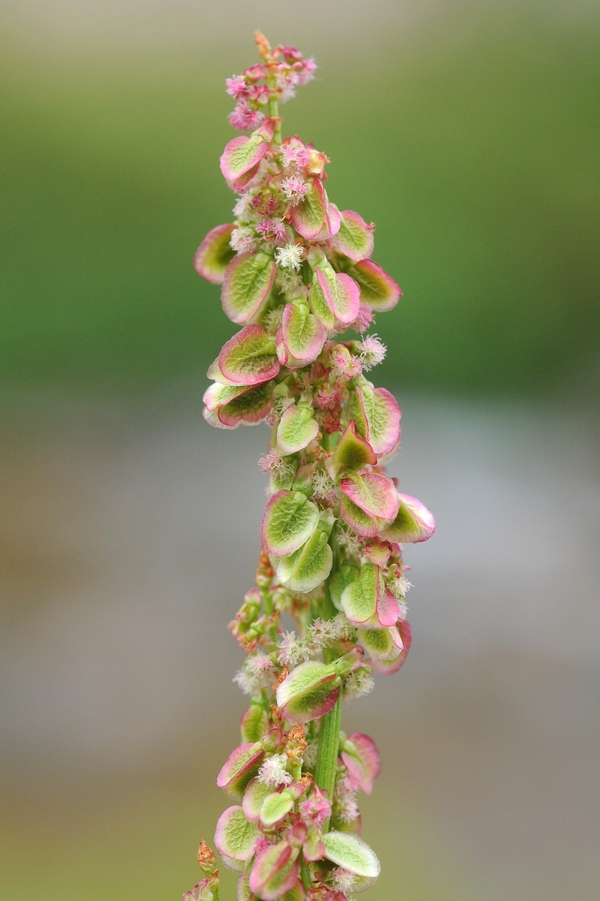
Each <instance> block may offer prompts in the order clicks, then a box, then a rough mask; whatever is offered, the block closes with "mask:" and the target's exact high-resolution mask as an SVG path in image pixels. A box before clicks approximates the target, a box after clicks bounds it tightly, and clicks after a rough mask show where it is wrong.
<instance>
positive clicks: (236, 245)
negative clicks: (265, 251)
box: [229, 226, 256, 253]
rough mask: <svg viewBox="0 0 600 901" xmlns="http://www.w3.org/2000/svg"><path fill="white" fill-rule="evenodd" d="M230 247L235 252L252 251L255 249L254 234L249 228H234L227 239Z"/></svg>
mask: <svg viewBox="0 0 600 901" xmlns="http://www.w3.org/2000/svg"><path fill="white" fill-rule="evenodd" d="M229 243H230V245H231V249H232V250H235V252H236V253H253V252H254V251H255V250H256V235H255V234H254V231H253V230H252V229H251V228H248V227H246V226H244V227H243V228H235V229H234V230H233V231H232V232H231V238H230V239H229Z"/></svg>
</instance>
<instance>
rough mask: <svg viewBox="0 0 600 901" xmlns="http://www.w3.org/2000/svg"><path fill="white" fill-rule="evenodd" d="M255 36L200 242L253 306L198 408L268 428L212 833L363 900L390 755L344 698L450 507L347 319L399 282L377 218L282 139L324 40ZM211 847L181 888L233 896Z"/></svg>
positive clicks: (395, 296)
mask: <svg viewBox="0 0 600 901" xmlns="http://www.w3.org/2000/svg"><path fill="white" fill-rule="evenodd" d="M255 38H256V43H257V47H258V53H259V56H260V59H261V63H260V64H258V65H254V66H250V67H249V68H248V69H245V70H244V72H243V73H242V75H234V76H233V77H232V78H228V79H227V92H228V93H229V94H230V95H231V96H232V97H234V98H235V100H236V107H235V109H234V110H233V112H232V114H231V116H230V122H231V124H232V125H234V126H235V127H236V128H239V129H240V130H241V131H246V132H251V134H250V135H248V136H244V135H243V136H238V137H236V138H233V140H231V141H230V142H229V143H228V144H227V146H226V147H225V150H224V152H223V154H222V156H221V160H220V165H221V172H222V173H223V175H224V177H225V179H226V181H227V183H228V184H229V185H230V187H231V188H232V189H233V190H234V192H235V193H236V194H238V195H239V197H238V199H237V201H236V204H235V207H234V214H235V221H233V222H231V223H226V224H224V225H219V226H216V228H213V229H212V230H211V231H210V232H209V234H208V235H207V236H206V238H205V239H204V241H203V242H202V244H201V245H200V247H199V248H198V251H197V252H196V255H195V257H194V265H195V267H196V271H197V272H198V273H199V275H201V276H203V277H204V278H206V279H207V280H208V281H210V282H212V283H213V284H220V285H222V290H221V301H222V304H223V309H224V311H225V313H226V314H227V315H228V316H229V318H230V319H231V320H232V321H233V322H235V323H236V324H237V325H239V326H241V330H240V331H239V332H238V333H237V334H236V335H234V336H233V337H232V338H230V339H229V340H228V341H227V342H226V343H225V345H224V346H223V348H222V349H221V352H220V354H219V356H218V357H217V359H216V360H215V361H214V362H213V363H212V364H211V367H210V369H209V376H210V378H211V379H213V380H214V383H213V384H212V385H211V386H210V387H209V388H208V390H207V391H206V393H205V395H204V401H205V404H206V406H205V409H204V413H203V415H204V417H205V419H206V420H207V421H208V422H209V423H210V424H211V425H213V426H215V427H217V428H226V429H232V428H236V427H237V426H240V425H255V424H257V423H259V422H267V423H268V424H269V425H270V426H271V429H272V432H271V439H270V443H269V451H268V453H267V454H266V455H265V456H264V457H262V458H261V461H260V466H261V469H263V471H264V472H268V473H269V490H268V496H269V500H268V502H267V505H266V508H265V512H264V515H263V520H262V524H261V547H262V551H261V554H260V557H259V562H258V567H257V571H256V582H255V585H254V587H253V588H251V589H250V591H249V592H247V594H246V595H245V596H244V602H243V604H242V606H241V607H240V609H239V611H238V613H237V614H236V616H235V619H234V620H233V621H232V622H231V623H230V626H229V627H230V629H231V631H232V633H233V635H234V636H235V637H236V639H237V640H238V642H239V643H240V645H241V647H242V648H243V650H244V651H245V652H246V655H247V656H246V659H245V661H244V664H243V666H242V669H241V670H240V671H239V673H238V674H237V675H236V678H235V681H236V682H238V684H239V685H240V687H241V688H243V690H244V691H245V692H246V693H247V694H249V695H250V696H251V700H250V706H249V708H248V710H247V711H246V713H245V714H244V716H243V717H242V722H241V737H242V744H241V745H239V747H237V748H236V749H235V750H234V751H233V752H232V753H231V755H230V756H229V758H228V760H227V761H226V762H225V764H224V765H223V767H222V768H221V770H220V772H219V775H218V777H217V785H219V787H220V788H223V789H224V790H225V792H226V793H227V795H228V796H229V797H230V798H231V799H232V800H234V801H235V802H237V803H235V804H234V805H233V806H229V807H228V808H227V809H226V810H225V811H224V812H223V813H222V815H221V816H220V817H219V820H218V822H217V828H216V832H215V845H216V847H217V850H218V852H219V854H220V855H221V857H222V859H223V862H224V864H225V866H227V867H231V869H234V870H236V871H237V872H239V873H241V875H240V877H239V881H238V890H237V897H238V898H254V899H256V901H261V899H262V901H264V899H268V901H284V899H286V898H293V899H294V901H334V899H335V901H348V898H349V897H350V896H351V895H353V894H354V892H355V891H362V889H364V888H366V887H367V886H368V885H369V884H370V883H371V882H373V881H374V880H375V879H376V878H377V876H378V874H379V870H380V864H379V861H378V859H377V856H376V854H375V853H374V851H372V850H371V848H369V846H368V845H367V843H366V842H364V841H363V840H362V839H361V838H359V837H358V835H357V834H356V828H357V827H358V826H359V824H360V820H359V816H360V814H359V810H358V805H357V803H356V800H355V796H356V793H357V791H358V789H359V788H360V789H362V790H363V791H365V792H367V793H370V791H371V789H372V786H373V782H374V780H375V779H376V777H377V776H378V774H379V771H380V761H379V753H378V751H377V746H376V745H375V742H374V741H373V739H371V738H369V736H367V735H364V734H363V733H360V732H357V733H352V734H350V735H346V736H344V737H343V741H340V735H341V733H340V726H341V718H342V712H341V708H342V699H343V700H344V701H349V700H352V699H353V698H357V697H361V696H362V695H364V694H367V693H368V692H369V691H370V690H371V689H372V687H373V680H372V678H371V675H370V673H371V672H372V671H373V670H377V671H379V672H382V673H388V674H391V673H394V672H397V671H398V670H399V669H400V667H401V666H402V665H403V663H404V661H405V659H406V655H407V654H408V650H409V647H410V641H411V631H410V626H409V625H408V622H407V621H406V618H405V617H406V606H405V603H404V597H405V595H406V592H407V590H408V587H409V583H408V582H407V581H406V578H405V576H404V572H405V570H406V569H407V567H406V565H405V564H404V562H403V547H402V545H403V544H405V543H407V542H408V543H415V542H421V541H424V540H425V539H426V538H428V537H429V536H430V535H431V534H432V532H433V530H434V528H435V522H434V519H433V517H432V515H431V513H430V512H429V511H428V510H427V508H426V507H425V506H424V505H423V504H421V502H420V501H418V500H417V499H416V498H414V497H411V496H410V495H405V494H400V493H399V492H398V490H397V486H396V481H395V480H392V479H390V478H389V477H388V476H387V475H386V473H385V468H384V465H383V462H384V461H385V459H386V458H387V457H389V455H390V454H391V453H393V452H394V451H395V449H396V448H397V446H398V444H399V441H400V415H401V414H400V408H399V406H398V404H397V402H396V400H395V398H394V397H393V395H392V394H391V393H390V392H389V391H386V389H385V388H376V387H375V385H373V383H372V382H370V381H369V380H368V378H367V377H366V375H365V373H368V372H369V370H370V369H372V368H373V366H375V365H377V364H378V363H380V362H381V361H382V360H383V358H384V356H385V347H384V345H383V344H382V343H381V341H380V340H379V338H378V337H377V335H366V336H364V337H363V338H361V339H358V338H356V337H354V338H353V337H352V335H351V334H350V335H348V336H346V337H345V338H343V337H342V338H341V340H340V339H339V338H338V335H342V334H343V333H344V332H347V331H349V332H351V333H352V332H354V333H358V334H360V335H364V333H365V332H366V331H367V329H368V328H369V327H370V325H371V324H372V323H373V322H374V317H375V313H376V312H385V311H387V310H391V309H392V308H393V307H394V306H395V305H396V303H397V302H398V300H399V297H400V295H401V290H400V287H399V285H397V284H396V282H395V281H394V279H393V278H392V277H391V276H390V275H388V274H387V273H386V272H385V271H384V270H383V269H382V268H381V266H379V265H378V264H377V263H375V262H374V261H373V260H372V253H373V248H374V239H373V229H374V225H373V224H372V223H371V224H369V223H368V222H366V221H365V220H364V219H363V218H362V217H361V216H360V215H359V214H358V213H355V212H354V211H353V210H341V209H340V208H339V207H337V206H336V205H335V204H334V203H331V202H330V201H329V198H328V196H327V192H326V190H325V179H326V177H327V176H326V173H325V171H324V170H325V165H326V163H328V162H329V160H328V158H327V156H326V155H325V154H324V153H322V152H320V151H318V150H317V149H316V148H315V147H314V146H313V145H312V144H304V143H303V141H301V140H300V138H298V137H296V136H293V137H284V138H283V139H282V134H281V119H280V117H279V104H280V103H285V102H286V101H287V100H288V99H290V97H293V96H294V92H295V90H296V88H297V87H298V86H302V85H304V84H306V83H307V82H308V81H310V80H311V78H312V77H313V72H314V69H315V62H314V60H312V59H305V58H304V57H303V55H302V54H301V53H300V51H298V50H296V49H295V48H294V47H290V46H288V45H281V44H280V45H277V46H276V47H274V48H271V45H270V44H269V42H268V40H267V39H266V37H265V36H264V35H263V34H261V33H260V32H256V34H255ZM286 618H291V620H292V623H293V625H294V626H295V630H293V631H287V630H286V629H285V619H286ZM315 739H316V743H317V753H316V761H315V757H314V742H315ZM353 823H354V824H355V825H354V826H353V825H352V824H353ZM198 862H199V864H200V866H201V869H202V872H203V874H204V875H205V877H206V878H205V879H203V880H201V881H200V882H199V883H198V884H197V885H195V886H194V888H193V889H192V890H191V891H190V892H186V893H185V894H184V896H183V899H184V901H209V899H210V901H218V895H217V890H218V871H217V870H216V866H215V863H216V857H215V855H214V853H213V852H212V851H211V850H210V849H209V848H208V846H206V844H205V843H204V842H203V843H202V845H201V847H200V851H199V857H198Z"/></svg>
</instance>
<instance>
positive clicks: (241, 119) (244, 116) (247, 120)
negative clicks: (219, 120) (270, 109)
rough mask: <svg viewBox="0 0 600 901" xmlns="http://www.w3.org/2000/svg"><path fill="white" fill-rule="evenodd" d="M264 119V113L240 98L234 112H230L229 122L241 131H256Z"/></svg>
mask: <svg viewBox="0 0 600 901" xmlns="http://www.w3.org/2000/svg"><path fill="white" fill-rule="evenodd" d="M263 119H264V116H263V114H262V113H261V112H259V111H258V110H256V109H252V107H251V106H249V104H248V103H247V102H246V101H245V100H240V101H239V102H238V103H237V106H236V107H235V109H234V110H233V112H232V113H230V114H229V124H230V125H233V127H234V128H239V129H240V130H241V131H254V129H255V128H258V126H259V125H260V123H261V122H262V121H263Z"/></svg>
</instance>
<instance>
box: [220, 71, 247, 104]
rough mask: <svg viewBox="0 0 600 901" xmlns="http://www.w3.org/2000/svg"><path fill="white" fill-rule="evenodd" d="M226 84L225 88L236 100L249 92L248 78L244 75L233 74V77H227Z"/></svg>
mask: <svg viewBox="0 0 600 901" xmlns="http://www.w3.org/2000/svg"><path fill="white" fill-rule="evenodd" d="M225 84H226V88H225V90H226V91H227V93H228V94H229V96H230V97H233V98H234V99H235V100H239V99H240V97H245V96H246V95H247V93H248V85H247V84H246V79H245V78H244V76H243V75H233V76H232V77H231V78H226V79H225Z"/></svg>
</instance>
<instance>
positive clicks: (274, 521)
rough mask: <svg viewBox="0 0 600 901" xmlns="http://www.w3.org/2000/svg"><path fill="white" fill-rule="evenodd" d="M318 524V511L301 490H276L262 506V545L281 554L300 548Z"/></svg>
mask: <svg viewBox="0 0 600 901" xmlns="http://www.w3.org/2000/svg"><path fill="white" fill-rule="evenodd" d="M318 523H319V511H318V509H317V507H316V506H315V504H313V503H312V501H309V500H308V498H307V497H306V495H305V494H302V492H300V491H294V492H291V491H278V492H277V494H274V495H273V497H272V498H271V500H270V501H269V503H268V504H267V506H266V509H265V515H264V517H263V522H262V540H263V546H264V548H265V549H266V550H267V551H268V553H269V554H274V555H275V556H278V557H280V556H284V555H287V554H291V553H293V552H294V551H296V550H298V548H300V547H302V545H303V544H305V542H307V541H308V539H309V538H310V537H311V535H312V534H313V532H314V531H315V529H316V528H317V526H318Z"/></svg>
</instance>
